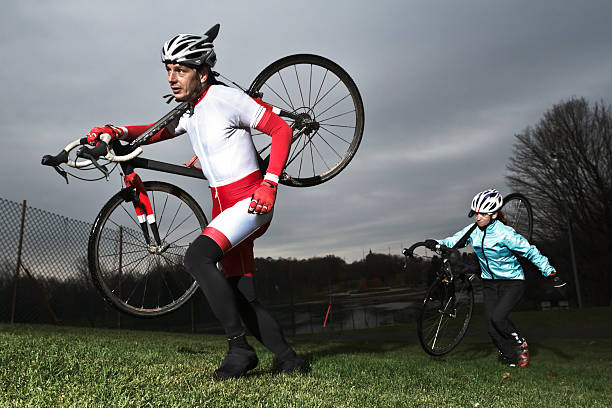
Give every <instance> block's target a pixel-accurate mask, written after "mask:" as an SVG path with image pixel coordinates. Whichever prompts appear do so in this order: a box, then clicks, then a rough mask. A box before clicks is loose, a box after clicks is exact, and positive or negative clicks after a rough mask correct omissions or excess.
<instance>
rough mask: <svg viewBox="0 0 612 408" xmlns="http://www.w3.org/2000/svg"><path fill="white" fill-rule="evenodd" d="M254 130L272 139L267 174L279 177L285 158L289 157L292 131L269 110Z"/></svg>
mask: <svg viewBox="0 0 612 408" xmlns="http://www.w3.org/2000/svg"><path fill="white" fill-rule="evenodd" d="M255 129H257V130H259V131H260V132H264V133H266V134H268V135H270V136H271V137H272V146H271V147H270V163H269V164H268V170H267V172H268V173H271V174H274V175H275V176H280V175H281V173H282V172H283V169H284V168H285V163H286V162H287V156H289V147H290V146H291V136H292V134H293V131H292V130H291V128H290V127H289V125H288V124H287V122H285V121H284V120H282V119H281V117H280V116H278V115H277V114H276V113H273V112H272V111H269V110H266V112H265V113H264V115H263V116H262V118H261V120H260V121H259V123H258V124H257V126H255Z"/></svg>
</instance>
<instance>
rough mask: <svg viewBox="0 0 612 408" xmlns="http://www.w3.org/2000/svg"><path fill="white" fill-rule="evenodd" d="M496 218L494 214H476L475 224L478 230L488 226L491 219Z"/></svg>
mask: <svg viewBox="0 0 612 408" xmlns="http://www.w3.org/2000/svg"><path fill="white" fill-rule="evenodd" d="M496 218H497V213H496V212H495V213H493V214H485V213H476V224H478V226H479V227H480V228H484V227H486V226H487V225H489V223H490V222H491V219H496Z"/></svg>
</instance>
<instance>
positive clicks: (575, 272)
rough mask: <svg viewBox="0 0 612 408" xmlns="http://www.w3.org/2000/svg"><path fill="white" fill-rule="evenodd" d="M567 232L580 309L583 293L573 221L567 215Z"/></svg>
mask: <svg viewBox="0 0 612 408" xmlns="http://www.w3.org/2000/svg"><path fill="white" fill-rule="evenodd" d="M567 234H568V236H569V245H570V256H571V258H572V270H573V271H574V281H575V282H576V299H577V300H578V309H582V295H581V294H580V282H579V280H578V268H576V254H575V252H574V238H573V237H572V221H571V218H570V217H569V216H568V217H567Z"/></svg>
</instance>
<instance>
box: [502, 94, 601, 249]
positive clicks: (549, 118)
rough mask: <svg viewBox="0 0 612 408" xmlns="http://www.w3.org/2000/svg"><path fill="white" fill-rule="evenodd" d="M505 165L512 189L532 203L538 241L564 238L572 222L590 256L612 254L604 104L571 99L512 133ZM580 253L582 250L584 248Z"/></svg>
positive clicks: (578, 242)
mask: <svg viewBox="0 0 612 408" xmlns="http://www.w3.org/2000/svg"><path fill="white" fill-rule="evenodd" d="M516 139H517V140H516V143H515V144H514V149H513V153H514V154H513V157H511V158H510V161H509V164H508V166H507V169H508V175H507V180H508V183H509V184H510V186H511V187H512V188H514V189H515V190H517V191H521V192H523V193H524V194H526V195H527V196H528V197H529V199H530V201H531V202H532V204H533V207H534V218H535V231H534V235H535V236H536V238H537V239H538V240H548V241H551V240H555V239H562V238H564V237H565V236H566V234H567V225H568V220H571V222H572V228H573V230H574V231H575V239H576V242H577V244H579V245H580V246H581V248H582V249H583V251H584V250H588V252H589V254H590V255H591V256H592V255H595V254H597V255H598V256H608V257H609V256H610V253H611V252H612V214H611V210H612V113H611V108H610V106H609V105H606V104H604V103H603V102H600V103H595V104H594V105H591V104H589V103H588V102H587V101H586V100H585V99H584V98H571V99H569V100H568V101H562V102H561V103H559V104H557V105H554V106H553V108H552V109H551V110H549V111H548V112H546V113H545V114H544V117H543V118H542V119H541V120H540V122H539V123H538V124H537V125H535V126H534V127H527V128H526V129H525V130H524V131H523V132H522V133H520V134H518V135H516ZM583 253H584V252H583Z"/></svg>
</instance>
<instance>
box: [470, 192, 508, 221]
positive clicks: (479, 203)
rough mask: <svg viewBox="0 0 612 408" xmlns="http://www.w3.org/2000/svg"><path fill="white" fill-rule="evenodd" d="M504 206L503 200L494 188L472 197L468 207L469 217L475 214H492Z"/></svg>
mask: <svg viewBox="0 0 612 408" xmlns="http://www.w3.org/2000/svg"><path fill="white" fill-rule="evenodd" d="M503 205H504V199H503V198H502V195H501V194H499V191H497V190H495V189H494V188H490V189H488V190H485V191H482V192H480V193H478V194H476V195H475V196H474V198H473V199H472V205H471V206H470V209H471V210H470V213H469V215H468V216H469V217H471V216H473V215H474V214H475V213H485V214H493V213H494V212H496V211H499V209H500V208H502V207H503Z"/></svg>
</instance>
